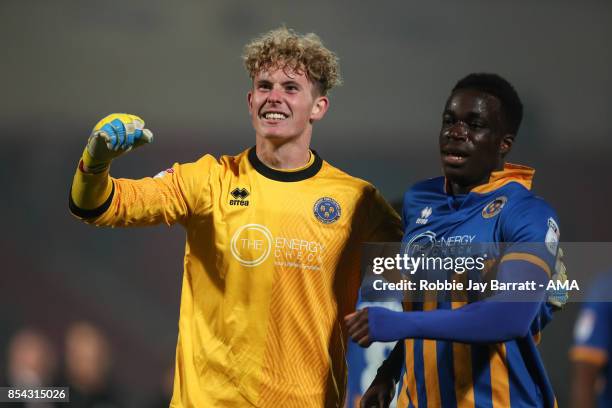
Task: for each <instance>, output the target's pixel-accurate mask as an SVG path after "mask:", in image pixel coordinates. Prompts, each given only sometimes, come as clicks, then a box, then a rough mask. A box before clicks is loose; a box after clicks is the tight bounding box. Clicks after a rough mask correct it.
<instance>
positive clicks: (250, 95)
mask: <svg viewBox="0 0 612 408" xmlns="http://www.w3.org/2000/svg"><path fill="white" fill-rule="evenodd" d="M247 106H248V108H249V113H252V111H253V91H252V90H251V91H249V92H247Z"/></svg>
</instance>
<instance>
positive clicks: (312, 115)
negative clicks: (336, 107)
mask: <svg viewBox="0 0 612 408" xmlns="http://www.w3.org/2000/svg"><path fill="white" fill-rule="evenodd" d="M247 102H248V107H249V113H250V115H251V121H252V123H253V128H254V129H255V133H256V135H257V137H258V138H264V139H267V140H270V141H272V142H273V143H285V142H287V141H291V140H297V139H302V140H303V139H307V141H308V142H309V141H310V135H311V134H312V122H314V121H316V120H319V119H321V118H323V116H324V115H325V112H326V111H327V107H328V105H329V100H328V99H327V97H325V96H322V95H319V92H318V90H317V88H316V86H315V85H314V84H313V83H312V82H310V81H309V80H308V77H307V76H306V74H305V73H304V72H296V71H292V70H289V69H283V68H276V69H270V70H262V71H261V72H259V73H258V74H257V75H255V77H254V78H253V89H252V90H251V91H249V93H248V94H247Z"/></svg>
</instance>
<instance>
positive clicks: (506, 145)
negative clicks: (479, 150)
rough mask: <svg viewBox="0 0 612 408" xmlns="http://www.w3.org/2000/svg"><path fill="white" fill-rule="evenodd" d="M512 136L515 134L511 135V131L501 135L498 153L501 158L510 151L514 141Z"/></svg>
mask: <svg viewBox="0 0 612 408" xmlns="http://www.w3.org/2000/svg"><path fill="white" fill-rule="evenodd" d="M514 137H515V135H513V134H512V133H506V134H505V135H504V136H503V137H502V140H501V143H500V145H499V153H500V154H501V157H502V158H504V157H506V155H507V154H508V153H510V150H512V144H513V143H514Z"/></svg>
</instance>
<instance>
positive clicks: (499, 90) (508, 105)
mask: <svg viewBox="0 0 612 408" xmlns="http://www.w3.org/2000/svg"><path fill="white" fill-rule="evenodd" d="M458 89H476V90H478V91H481V92H485V93H488V94H489V95H493V96H495V97H496V98H497V99H499V101H500V102H501V105H502V109H503V113H504V116H505V119H506V125H507V126H508V130H509V131H510V133H512V134H514V135H516V134H517V133H518V130H519V127H520V126H521V120H523V103H522V102H521V98H519V96H518V93H516V90H515V89H514V87H513V86H512V84H510V82H508V81H507V80H506V79H504V78H502V77H501V76H499V75H497V74H489V73H472V74H469V75H467V76H466V77H464V78H462V79H460V80H459V81H458V82H457V83H456V84H455V87H454V88H453V90H452V92H451V93H454V92H455V91H456V90H458Z"/></svg>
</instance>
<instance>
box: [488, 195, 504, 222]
mask: <svg viewBox="0 0 612 408" xmlns="http://www.w3.org/2000/svg"><path fill="white" fill-rule="evenodd" d="M507 202H508V197H506V196H500V197H497V198H496V199H495V200H493V201H491V202H490V203H489V204H487V205H486V206H485V208H483V209H482V217H483V218H492V217H495V216H496V215H497V214H499V213H500V211H501V210H502V208H504V205H506V203H507Z"/></svg>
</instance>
